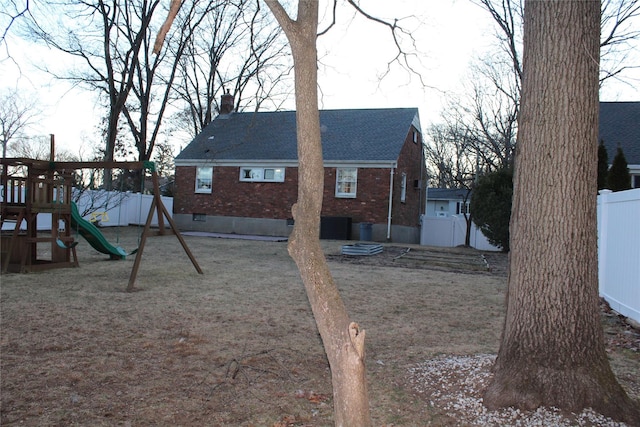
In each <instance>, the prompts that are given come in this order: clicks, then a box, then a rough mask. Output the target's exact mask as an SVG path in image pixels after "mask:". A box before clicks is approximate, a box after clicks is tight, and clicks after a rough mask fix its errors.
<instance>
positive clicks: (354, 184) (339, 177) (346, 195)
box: [336, 168, 358, 199]
mask: <svg viewBox="0 0 640 427" xmlns="http://www.w3.org/2000/svg"><path fill="white" fill-rule="evenodd" d="M347 172H353V178H352V179H348V178H349V177H347V178H344V174H346V173H347ZM348 184H350V187H349V188H348V191H345V186H346V185H348ZM357 190H358V168H336V197H339V198H342V199H355V198H356V194H357Z"/></svg>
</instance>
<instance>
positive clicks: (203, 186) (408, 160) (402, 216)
mask: <svg viewBox="0 0 640 427" xmlns="http://www.w3.org/2000/svg"><path fill="white" fill-rule="evenodd" d="M223 104H224V103H223ZM320 124H321V132H322V145H323V158H324V171H325V187H324V198H323V206H322V213H321V215H322V221H321V237H325V238H352V239H359V238H360V237H366V238H367V240H368V238H369V237H370V238H372V240H375V241H394V242H406V243H418V242H419V241H420V215H421V213H423V211H424V202H425V200H424V191H423V190H422V189H423V188H424V183H425V172H424V162H423V160H422V135H421V131H420V122H419V116H418V110H417V109H416V108H386V109H351V110H324V111H321V112H320ZM175 165H176V175H175V177H176V181H175V182H176V192H175V195H174V204H173V218H174V220H175V221H176V223H177V225H178V226H179V227H180V228H181V229H182V230H194V231H209V232H218V233H237V234H254V235H268V236H288V235H289V233H290V232H291V230H292V226H293V220H292V216H291V206H292V205H293V204H294V203H295V202H296V200H297V184H298V168H297V166H298V160H297V143H296V117H295V111H279V112H251V113H237V112H228V113H226V114H220V115H219V116H218V117H217V118H216V119H215V120H213V121H212V122H211V123H210V124H209V125H208V126H207V127H206V128H205V129H204V130H203V131H202V132H201V133H200V134H199V135H198V136H196V138H194V139H193V141H192V142H191V143H190V144H189V145H188V146H187V147H186V148H185V149H184V150H182V152H181V153H180V154H179V155H178V156H177V157H176V159H175ZM361 231H362V233H363V236H360V234H361V233H360V232H361ZM336 233H337V234H336Z"/></svg>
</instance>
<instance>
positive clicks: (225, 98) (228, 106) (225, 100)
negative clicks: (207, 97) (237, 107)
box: [220, 90, 235, 114]
mask: <svg viewBox="0 0 640 427" xmlns="http://www.w3.org/2000/svg"><path fill="white" fill-rule="evenodd" d="M234 102H235V100H234V98H233V95H231V94H230V93H229V90H227V93H225V94H224V95H222V96H221V98H220V114H231V113H232V112H233V104H234Z"/></svg>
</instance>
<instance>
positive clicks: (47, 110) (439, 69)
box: [0, 0, 640, 155]
mask: <svg viewBox="0 0 640 427" xmlns="http://www.w3.org/2000/svg"><path fill="white" fill-rule="evenodd" d="M167 1H168V0H167ZM362 4H363V6H364V5H366V7H367V8H368V9H367V10H370V11H371V13H372V14H374V15H376V14H378V15H376V16H383V17H387V18H390V17H393V16H396V17H404V16H409V15H414V16H415V17H417V19H412V20H409V21H407V26H408V27H409V28H411V29H412V30H413V36H414V38H415V40H416V43H417V50H418V53H419V63H417V62H416V63H415V65H416V67H417V69H418V70H419V71H420V73H421V75H422V79H423V82H424V83H425V84H426V85H427V87H423V85H422V84H421V83H420V81H419V79H418V77H416V76H415V75H411V74H410V73H408V72H407V71H406V70H402V69H400V68H399V67H397V66H394V67H393V68H392V72H391V73H390V74H389V75H387V76H386V77H385V78H384V79H383V80H382V81H380V80H379V76H380V75H381V74H382V73H383V72H384V70H385V69H386V64H387V62H388V61H390V60H391V59H392V58H393V56H394V55H395V52H394V48H393V43H392V40H391V36H390V34H389V32H388V30H386V29H384V28H383V27H381V26H380V25H377V24H375V23H372V22H368V21H366V20H364V19H351V18H352V15H353V13H349V14H343V15H342V20H341V21H340V22H339V25H337V26H336V28H334V29H332V31H331V32H330V33H329V34H328V35H325V36H322V37H320V39H319V40H318V47H319V55H320V62H321V65H320V67H319V86H320V103H321V104H320V105H321V108H325V109H334V108H385V107H417V108H419V109H420V119H421V123H422V126H423V128H426V127H427V126H428V125H429V124H430V123H433V122H437V121H438V120H439V115H440V112H441V110H442V106H443V100H444V99H445V98H446V97H447V96H448V95H447V94H448V93H450V92H461V91H462V88H461V85H462V83H463V82H464V81H465V80H468V79H469V78H470V76H469V71H468V65H469V63H470V61H471V60H472V58H473V57H477V56H482V55H485V54H486V52H488V51H490V49H491V45H492V44H493V43H495V39H494V36H493V34H494V30H493V23H492V21H491V20H490V17H489V16H488V14H487V12H485V11H483V10H482V9H481V8H479V7H478V6H476V5H474V4H472V3H471V1H470V0H404V1H403V0H395V1H394V2H389V1H387V0H367V1H366V2H363V3H362ZM389 5H392V6H391V9H390V6H389ZM369 8H370V9H369ZM9 48H10V52H11V54H12V56H13V57H14V58H15V61H16V62H18V64H19V66H20V67H18V66H16V64H15V63H13V62H12V61H8V60H6V59H4V58H5V52H2V56H0V76H2V79H1V81H0V85H1V86H8V87H16V86H17V87H19V88H20V89H21V90H23V91H24V93H29V94H31V95H32V96H35V97H37V98H38V99H40V100H41V106H42V109H43V117H42V120H41V122H40V123H39V126H38V128H37V129H34V133H41V134H43V135H48V134H51V133H53V134H55V135H56V145H57V147H60V148H65V149H67V150H69V151H71V152H72V153H77V152H78V147H79V146H80V142H81V141H82V140H83V138H82V136H83V134H85V135H90V134H94V133H95V132H96V125H97V124H98V120H99V117H100V112H99V111H98V110H97V109H96V108H95V103H94V100H93V98H92V97H91V96H86V95H83V94H82V93H81V91H79V90H78V89H71V88H69V87H68V86H67V85H66V84H64V83H61V82H60V81H56V80H54V79H52V78H51V77H50V76H47V75H45V74H43V73H41V72H38V71H37V70H35V69H34V68H33V67H32V66H31V65H30V63H32V62H37V61H50V62H54V63H56V64H57V65H61V64H60V61H61V60H63V58H64V57H63V56H62V55H61V54H59V53H57V52H54V51H49V50H47V49H46V48H43V47H34V46H29V45H27V44H25V43H24V42H22V41H20V40H17V39H16V38H10V39H9ZM25 53H28V55H25ZM69 65H71V64H69ZM630 78H631V79H635V89H633V88H632V87H631V86H630V85H629V84H609V85H608V86H609V87H607V90H606V91H604V92H603V93H602V95H601V99H602V100H606V101H640V89H638V88H639V87H640V70H639V71H637V72H636V75H635V76H633V75H632V76H630ZM631 81H633V80H631ZM293 105H294V104H293V99H292V100H291V102H290V104H289V105H287V106H286V107H287V108H293ZM93 139H94V140H95V138H93ZM180 144H181V145H184V142H180ZM86 154H88V149H86V150H85V155H86ZM176 154H177V153H176Z"/></svg>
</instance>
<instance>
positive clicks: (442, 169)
mask: <svg viewBox="0 0 640 427" xmlns="http://www.w3.org/2000/svg"><path fill="white" fill-rule="evenodd" d="M443 120H444V123H442V124H439V125H432V126H430V127H429V128H428V130H427V138H428V140H427V142H426V144H425V147H424V151H425V161H426V164H427V169H428V171H429V176H431V177H435V179H436V181H437V183H438V187H439V188H458V189H461V190H463V191H462V192H461V194H462V199H461V200H460V203H461V209H460V214H462V215H463V217H464V219H465V223H466V227H467V228H466V233H465V245H466V246H470V245H471V225H472V221H473V218H472V212H470V211H469V209H468V206H469V202H470V201H471V191H472V189H473V184H474V182H475V179H476V176H477V174H478V172H479V171H478V167H479V157H478V154H477V152H476V149H475V146H474V144H473V139H472V138H471V135H470V134H469V131H468V129H467V128H466V126H464V125H463V124H462V123H461V122H459V121H456V120H455V119H453V118H450V117H443Z"/></svg>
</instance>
